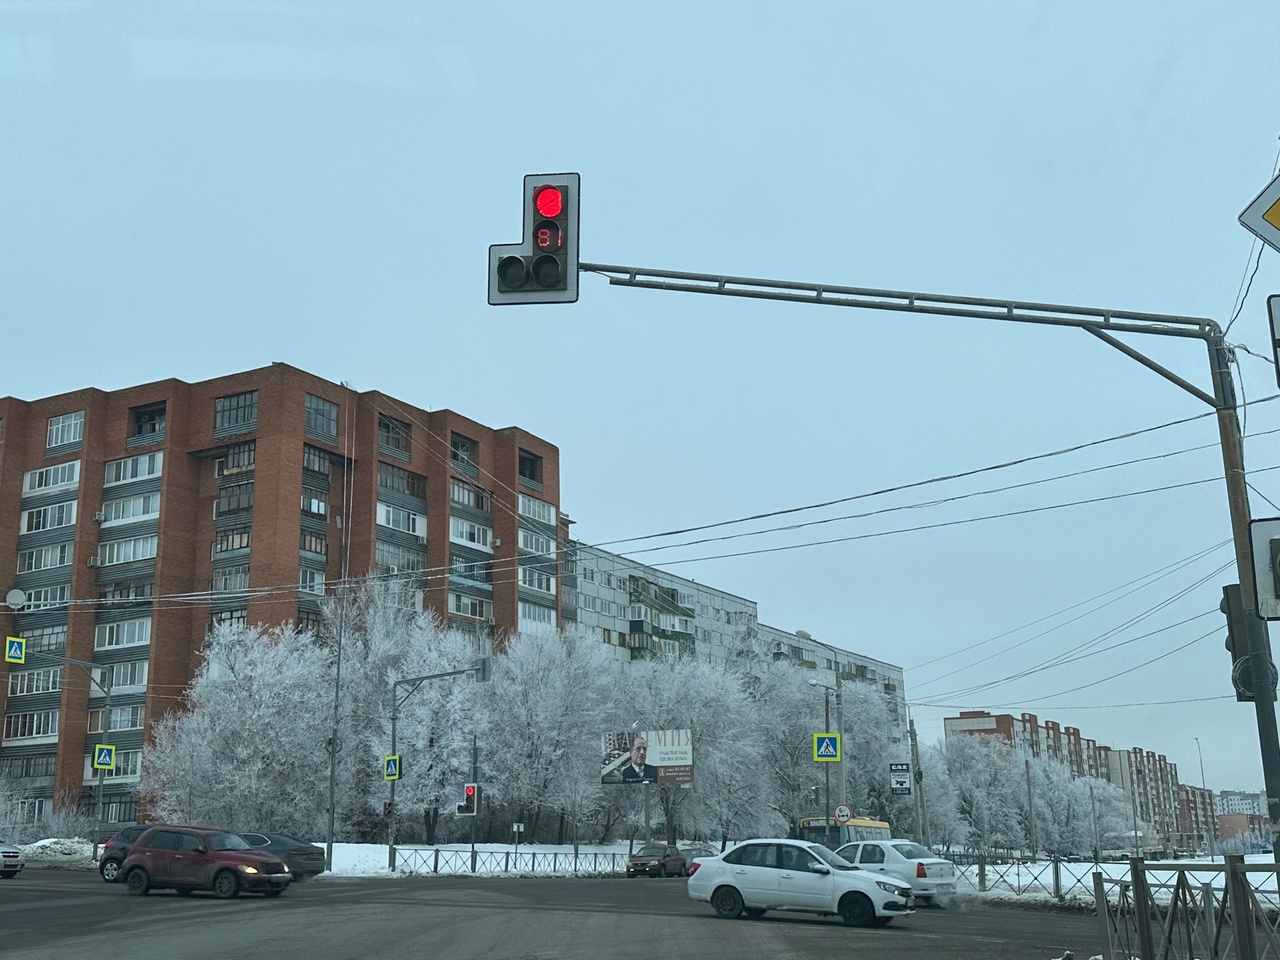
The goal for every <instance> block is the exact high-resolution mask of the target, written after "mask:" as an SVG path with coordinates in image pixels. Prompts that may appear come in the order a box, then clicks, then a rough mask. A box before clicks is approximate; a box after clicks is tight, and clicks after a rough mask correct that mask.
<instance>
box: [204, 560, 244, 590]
mask: <svg viewBox="0 0 1280 960" xmlns="http://www.w3.org/2000/svg"><path fill="white" fill-rule="evenodd" d="M209 589H210V590H212V591H213V592H214V593H227V592H230V591H233V590H248V589H249V565H248V564H247V563H242V564H240V565H239V566H235V567H224V568H223V569H220V570H214V571H213V580H211V581H210V582H209Z"/></svg>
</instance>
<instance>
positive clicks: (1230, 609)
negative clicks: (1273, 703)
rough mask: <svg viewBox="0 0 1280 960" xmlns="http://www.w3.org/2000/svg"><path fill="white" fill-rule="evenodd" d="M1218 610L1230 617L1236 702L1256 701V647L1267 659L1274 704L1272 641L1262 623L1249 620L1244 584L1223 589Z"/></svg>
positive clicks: (1274, 685) (1274, 678)
mask: <svg viewBox="0 0 1280 960" xmlns="http://www.w3.org/2000/svg"><path fill="white" fill-rule="evenodd" d="M1218 609H1220V610H1221V611H1222V612H1223V613H1225V614H1226V615H1227V642H1226V647H1227V650H1228V652H1229V653H1230V654H1231V683H1232V685H1233V686H1234V687H1235V688H1236V699H1237V700H1240V701H1245V702H1252V701H1253V700H1254V699H1255V697H1254V690H1253V665H1252V664H1251V663H1250V654H1251V652H1252V650H1253V647H1254V644H1255V643H1256V644H1257V646H1258V648H1259V649H1261V650H1262V652H1263V655H1264V657H1265V658H1266V667H1267V673H1268V674H1269V675H1270V676H1269V683H1270V687H1271V699H1273V700H1274V699H1275V690H1276V665H1275V661H1274V660H1272V658H1271V641H1270V638H1269V637H1267V635H1266V631H1265V628H1264V627H1263V621H1262V620H1259V619H1258V618H1257V617H1248V616H1245V612H1244V600H1243V598H1242V596H1241V594H1240V584H1238V583H1228V584H1227V585H1226V586H1224V587H1223V588H1222V603H1221V604H1219V605H1218ZM1255 634H1256V639H1255ZM1264 682H1266V681H1264Z"/></svg>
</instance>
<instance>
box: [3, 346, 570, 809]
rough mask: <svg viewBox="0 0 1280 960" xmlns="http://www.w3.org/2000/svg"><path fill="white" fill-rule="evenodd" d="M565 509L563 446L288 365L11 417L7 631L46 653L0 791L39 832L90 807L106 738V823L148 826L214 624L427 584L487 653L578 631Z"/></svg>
mask: <svg viewBox="0 0 1280 960" xmlns="http://www.w3.org/2000/svg"><path fill="white" fill-rule="evenodd" d="M559 499H560V467H559V451H558V450H557V448H556V447H555V446H553V445H552V444H550V443H548V442H546V441H545V440H542V439H540V438H538V437H536V436H534V435H532V434H530V433H527V432H526V431H524V430H521V429H518V428H515V427H508V428H503V429H492V428H490V427H486V426H484V425H482V424H479V423H476V422H475V421H473V420H469V419H467V418H466V417H463V416H460V415H459V414H457V413H454V412H452V411H449V410H439V411H433V412H429V411H425V410H422V409H419V408H417V407H413V406H411V405H409V404H406V403H404V402H402V401H399V400H396V399H395V398H393V397H389V396H387V395H385V394H382V393H379V392H376V391H369V392H363V393H357V392H355V391H353V390H351V389H349V388H347V387H345V386H343V385H339V384H335V383H332V382H329V381H326V380H323V379H321V378H318V377H315V376H312V375H310V374H308V373H306V372H304V371H302V370H298V369H296V368H294V367H291V366H288V365H286V364H280V363H277V364H272V365H271V366H269V367H263V368H260V369H257V370H250V371H247V372H243V373H237V374H234V375H231V376H226V377H219V378H216V379H212V380H207V381H203V382H200V383H185V382H183V381H180V380H175V379H170V380H161V381H157V382H154V383H148V384H144V385H141V386H135V387H130V388H128V389H124V390H117V391H102V390H97V389H84V390H79V391H75V392H72V393H66V394H62V395H59V396H55V397H48V398H44V399H40V400H36V401H30V402H28V401H23V400H18V399H15V398H12V397H6V398H2V399H0V597H4V596H12V597H14V598H15V599H17V598H18V597H19V596H20V597H21V599H22V601H23V602H21V603H16V602H15V603H14V604H12V605H10V604H8V603H6V604H0V629H2V630H3V631H4V632H5V635H6V636H16V637H23V638H25V639H26V640H27V651H28V656H27V660H26V663H24V664H22V665H21V666H19V665H16V664H7V663H5V664H0V671H3V673H0V680H2V682H0V708H2V712H3V714H4V731H3V739H2V740H0V777H3V778H4V779H5V780H7V781H9V782H10V783H11V784H13V785H16V786H17V787H18V788H19V790H20V793H21V795H22V796H24V797H27V798H30V799H29V800H28V801H27V802H29V803H30V804H32V805H33V809H32V810H31V811H29V812H28V815H29V816H31V817H33V818H34V817H39V816H43V815H44V814H45V813H46V812H47V810H48V808H49V805H50V802H51V801H52V799H53V798H55V797H57V798H58V799H59V800H60V801H66V800H71V801H79V802H87V801H88V800H89V798H90V797H91V796H92V794H93V789H94V787H93V784H94V778H93V776H92V770H91V764H90V759H89V752H90V750H91V749H92V744H93V743H94V742H98V741H104V740H106V741H107V742H111V743H113V744H114V745H115V746H116V764H115V768H114V769H112V770H110V771H108V772H107V773H106V780H105V789H104V801H105V803H106V817H105V819H106V820H107V821H109V822H125V821H129V822H131V821H133V820H134V818H135V814H136V804H135V801H134V799H133V798H134V790H135V788H136V787H135V784H136V781H137V778H138V769H139V761H140V756H141V748H142V742H143V732H144V729H145V724H147V723H149V722H150V721H151V720H153V719H155V718H158V717H159V716H160V715H162V714H163V713H164V712H166V711H167V710H169V709H171V708H172V707H173V706H174V705H176V704H177V703H178V702H179V698H180V696H181V693H182V691H183V689H184V687H185V686H186V684H187V683H188V681H189V680H190V678H191V676H192V674H193V671H194V669H195V668H196V666H197V665H198V651H199V648H200V645H201V641H202V639H203V637H204V635H205V633H206V631H207V629H208V627H209V625H210V624H211V622H218V621H233V622H247V623H259V622H261V623H264V624H280V623H284V622H286V621H294V622H295V623H298V624H300V625H304V626H305V625H309V624H315V623H318V621H319V603H320V599H321V597H322V596H323V594H324V591H325V584H326V583H327V582H332V581H335V580H339V579H341V578H343V577H345V576H351V577H356V576H360V575H362V574H365V573H367V572H369V571H371V570H377V571H379V572H381V573H384V574H411V575H413V576H414V577H415V579H417V580H418V581H419V583H420V585H421V587H422V589H423V600H424V604H425V606H426V607H428V608H430V609H433V610H435V611H436V612H437V613H439V615H440V616H441V617H442V618H445V619H447V620H448V621H449V622H450V623H451V624H452V625H456V626H460V627H462V628H464V629H467V630H471V631H473V632H475V633H476V634H477V643H478V645H487V643H488V641H487V639H486V638H487V637H489V636H492V637H493V638H494V639H495V640H496V642H497V644H498V645H499V646H500V645H501V638H502V636H503V634H504V632H506V631H510V630H514V629H516V628H518V627H519V626H521V625H528V624H550V625H553V626H555V625H558V624H559V622H560V620H559V617H560V610H559V593H558V591H557V585H556V572H557V571H556V561H555V544H556V543H557V542H563V541H564V540H565V539H566V534H567V525H566V524H565V523H564V522H563V521H562V519H561V514H560V510H559ZM19 590H20V591H21V594H20V595H18V594H16V593H15V592H14V591H19ZM74 661H80V662H81V664H83V665H85V666H84V667H81V666H78V665H77V664H76V663H75V662H74ZM99 666H100V667H102V668H104V670H105V671H109V673H103V672H101V671H99V670H98V669H97V667H99ZM91 669H92V670H93V672H94V674H95V681H97V682H95V683H94V684H91V683H90V680H89V672H90V670H91ZM108 680H109V683H108ZM98 682H100V683H102V684H103V685H109V686H110V688H111V709H110V714H109V715H106V716H104V713H105V711H104V709H103V707H104V706H105V697H104V695H103V691H102V689H100V687H99V686H98V685H97V683H98Z"/></svg>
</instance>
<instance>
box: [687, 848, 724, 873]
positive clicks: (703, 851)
mask: <svg viewBox="0 0 1280 960" xmlns="http://www.w3.org/2000/svg"><path fill="white" fill-rule="evenodd" d="M715 856H719V854H718V853H717V852H716V851H715V850H712V849H711V848H710V847H704V846H701V845H699V846H696V847H685V848H684V863H685V876H686V877H687V876H690V875H691V874H692V873H693V872H694V871H695V870H697V869H698V864H697V863H696V862H695V861H696V860H697V859H698V858H699V857H715Z"/></svg>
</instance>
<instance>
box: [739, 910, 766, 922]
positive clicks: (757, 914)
mask: <svg viewBox="0 0 1280 960" xmlns="http://www.w3.org/2000/svg"><path fill="white" fill-rule="evenodd" d="M742 912H743V913H745V914H746V915H747V916H748V917H750V918H751V919H752V920H759V919H760V918H761V917H763V916H764V910H763V909H761V908H760V907H746V908H745V909H744V910H743V911H742Z"/></svg>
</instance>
